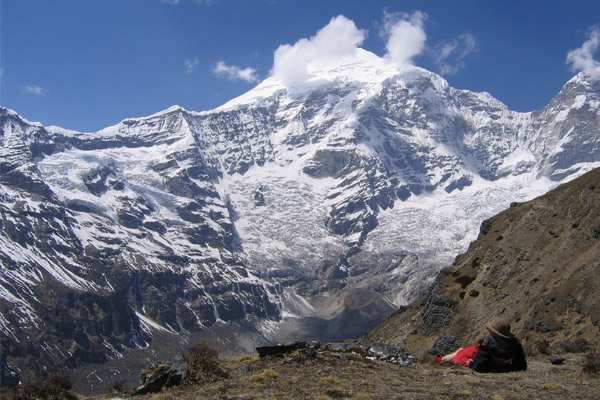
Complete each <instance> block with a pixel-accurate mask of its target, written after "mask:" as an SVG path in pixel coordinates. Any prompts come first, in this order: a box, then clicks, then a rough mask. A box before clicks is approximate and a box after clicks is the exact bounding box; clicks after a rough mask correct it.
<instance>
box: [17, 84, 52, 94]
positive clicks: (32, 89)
mask: <svg viewBox="0 0 600 400" xmlns="http://www.w3.org/2000/svg"><path fill="white" fill-rule="evenodd" d="M23 93H25V94H32V95H34V96H45V95H47V94H48V90H47V89H44V88H43V87H40V86H32V85H25V86H24V87H23Z"/></svg>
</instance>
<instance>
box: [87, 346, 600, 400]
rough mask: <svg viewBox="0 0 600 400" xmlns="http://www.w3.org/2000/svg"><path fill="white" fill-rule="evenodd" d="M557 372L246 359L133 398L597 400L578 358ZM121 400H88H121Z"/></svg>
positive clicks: (597, 389)
mask: <svg viewBox="0 0 600 400" xmlns="http://www.w3.org/2000/svg"><path fill="white" fill-rule="evenodd" d="M562 357H564V358H566V361H565V363H564V364H563V365H552V364H551V363H550V362H549V359H548V358H534V359H531V358H530V359H528V362H529V368H528V370H527V371H524V372H513V373H506V374H480V373H476V372H473V371H471V370H468V369H466V368H463V367H460V366H455V365H440V364H434V365H431V364H426V363H415V364H413V366H411V367H402V366H398V365H394V364H390V363H386V362H380V361H369V360H365V359H363V358H361V357H352V355H335V354H323V353H318V354H317V355H316V357H308V358H307V357H306V356H304V355H303V354H298V353H295V354H289V355H286V356H285V357H265V358H262V359H259V358H258V356H247V357H243V358H240V359H235V360H228V361H222V364H223V366H224V367H225V368H226V369H227V370H228V371H229V376H228V377H227V378H221V379H219V380H217V381H215V382H211V383H206V384H203V385H196V386H186V387H181V388H172V389H168V390H166V391H163V392H160V393H156V394H148V395H144V396H136V397H134V398H135V399H139V400H150V399H152V400H199V399H229V400H233V399H237V400H242V399H243V400H258V399H302V400H308V399H317V400H326V399H373V400H375V399H382V400H383V399H386V400H390V399H492V400H503V399H504V400H510V399H543V400H551V399H561V400H562V399H598V398H600V397H599V396H600V395H599V394H600V375H598V374H588V373H584V372H582V368H581V364H580V360H581V357H582V355H580V354H567V355H563V356H562ZM126 397H127V396H125V395H120V396H118V395H113V396H103V397H96V398H95V399H96V400H98V399H103V400H104V399H125V398H126Z"/></svg>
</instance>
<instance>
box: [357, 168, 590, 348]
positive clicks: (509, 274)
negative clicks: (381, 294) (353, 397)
mask: <svg viewBox="0 0 600 400" xmlns="http://www.w3.org/2000/svg"><path fill="white" fill-rule="evenodd" d="M493 316H504V317H506V318H508V319H509V320H510V321H511V322H512V326H513V332H515V334H516V335H517V336H519V337H520V338H521V339H522V340H523V343H524V345H525V347H526V349H527V348H529V349H530V350H532V349H533V350H535V349H540V348H543V347H545V346H546V345H547V344H549V345H550V349H556V350H557V351H560V350H564V349H565V345H568V344H571V345H573V344H581V343H585V342H584V341H583V340H581V339H585V341H587V342H588V343H589V344H592V345H594V346H596V347H597V346H598V341H599V337H600V325H599V324H600V169H596V170H593V171H590V172H589V173H587V174H585V175H583V176H581V177H580V178H578V179H575V180H573V181H571V182H569V183H567V184H564V185H562V186H560V187H558V188H556V189H555V190H553V191H551V192H549V193H547V194H546V195H544V196H541V197H539V198H537V199H534V200H532V201H529V202H527V203H520V204H514V205H513V206H512V207H511V208H509V209H508V210H505V211H504V212H502V213H500V214H498V215H496V216H495V217H493V218H490V219H489V220H486V221H484V222H483V223H482V225H481V232H480V235H479V238H478V239H477V240H476V241H475V242H473V243H471V245H470V247H469V249H468V250H467V252H466V253H464V254H462V255H460V256H458V257H457V258H456V260H455V262H454V264H453V266H452V267H451V268H447V269H444V270H442V271H441V272H440V274H439V275H438V277H437V279H436V281H435V283H434V284H433V286H432V287H431V288H430V290H429V291H428V292H426V293H425V294H424V295H422V296H421V297H420V298H419V299H417V300H416V301H415V302H413V303H412V304H410V305H409V306H407V307H402V308H401V309H400V310H398V311H396V312H395V313H394V314H392V315H391V316H390V317H388V318H387V319H386V320H384V321H383V322H382V324H381V325H380V326H379V327H377V328H376V329H374V330H373V331H371V332H369V333H368V334H367V339H368V340H370V341H381V342H387V343H390V344H396V345H403V346H406V348H407V349H408V350H409V351H412V352H413V353H415V354H417V353H418V352H420V351H422V350H425V349H429V348H436V349H438V350H439V351H441V352H446V351H449V350H451V349H455V348H456V347H458V346H464V345H470V344H472V343H473V342H474V341H475V340H476V339H477V338H478V337H479V336H480V335H482V334H484V333H485V327H484V323H485V322H486V321H487V320H489V319H491V318H492V317H493ZM546 342H547V343H546Z"/></svg>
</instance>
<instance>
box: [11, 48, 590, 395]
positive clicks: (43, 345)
mask: <svg viewBox="0 0 600 400" xmlns="http://www.w3.org/2000/svg"><path fill="white" fill-rule="evenodd" d="M307 72H308V79H307V80H305V81H304V82H302V83H301V84H300V83H298V84H296V85H292V86H290V85H289V84H284V83H283V82H281V81H279V80H277V79H276V78H275V77H271V78H268V79H266V80H265V81H263V82H262V83H260V84H259V85H258V86H257V87H256V88H254V89H253V90H251V91H249V92H248V93H246V94H244V95H242V96H241V97H239V98H237V99H234V100H232V101H230V102H228V103H227V104H225V105H223V106H222V107H220V108H218V109H215V110H212V111H208V112H191V111H186V110H184V109H182V108H181V107H172V108H170V109H168V110H165V111H163V112H160V113H157V114H155V115H152V116H149V117H145V118H136V119H128V120H125V121H123V122H121V123H120V124H118V125H115V126H112V127H109V128H106V129H103V130H101V131H99V132H96V133H79V132H73V131H69V130H65V129H62V128H58V127H44V126H42V125H40V124H38V123H32V122H29V121H26V120H25V119H23V118H22V117H20V116H19V115H18V114H16V113H15V112H13V111H10V110H7V109H1V111H0V123H1V127H2V128H1V129H2V136H1V141H2V148H1V150H0V152H1V153H0V172H1V175H0V186H1V191H0V208H1V210H2V214H1V215H2V220H0V257H1V259H2V270H1V274H0V301H1V302H2V303H1V304H2V311H1V313H0V331H1V334H2V381H3V384H4V382H7V383H8V384H10V383H11V382H12V383H14V382H16V379H17V377H18V379H31V378H33V377H34V376H39V375H43V374H44V373H46V371H50V370H53V369H57V368H63V367H67V368H74V367H76V366H78V365H80V364H83V363H87V362H102V361H105V360H107V359H112V358H120V357H122V356H123V354H124V353H125V350H127V349H131V348H141V347H147V346H151V344H152V341H153V336H154V335H156V334H157V332H161V333H171V334H172V335H173V337H174V338H178V339H180V340H193V339H190V338H193V336H194V334H195V333H197V332H201V331H202V332H206V331H209V330H210V329H211V327H214V326H217V325H219V326H220V325H221V324H222V323H226V324H233V323H235V324H242V325H244V326H246V327H247V329H248V330H250V331H252V332H254V333H253V334H254V335H255V336H254V339H253V340H261V339H257V338H260V337H262V338H264V340H283V339H289V338H290V337H295V338H299V337H302V336H304V337H312V338H320V339H323V338H329V337H330V338H336V339H339V338H342V337H348V336H352V335H359V334H361V333H362V332H364V330H365V329H367V328H369V327H371V326H373V324H374V323H376V322H377V321H378V319H380V318H381V317H382V316H383V315H385V314H386V313H388V312H390V311H391V310H393V309H394V308H395V307H397V306H399V305H402V304H405V303H406V302H407V301H409V300H411V299H413V298H415V297H416V295H418V294H419V293H421V292H422V291H423V290H424V288H426V287H427V285H428V284H429V283H430V281H431V279H432V277H433V276H434V274H435V272H437V271H438V270H439V269H440V268H442V267H444V266H447V265H449V264H450V263H451V262H452V260H453V258H454V257H455V256H456V255H457V254H458V253H459V252H461V251H464V250H465V249H466V248H467V246H468V244H469V243H470V242H471V241H472V240H473V239H474V238H475V237H476V235H477V232H478V227H479V224H480V223H481V221H482V220H484V219H486V218H488V217H490V216H492V215H494V214H496V213H497V212H499V211H501V210H502V209H504V208H506V207H508V206H509V205H510V203H511V202H515V201H523V200H528V199H531V198H533V197H535V196H537V195H540V194H542V193H544V192H546V191H548V190H549V189H551V188H553V187H554V186H556V185H558V184H560V183H562V182H565V181H567V180H570V179H572V178H574V177H576V176H578V175H581V174H582V173H584V172H586V171H588V170H590V169H592V168H594V167H597V166H600V138H599V136H598V132H599V128H600V122H599V121H600V119H599V116H600V114H599V108H600V98H599V97H600V83H599V81H598V80H594V79H591V78H590V77H588V76H586V75H584V74H580V75H578V76H576V77H574V78H573V79H572V80H571V81H569V82H568V83H567V84H566V85H565V87H564V89H563V90H562V91H561V92H560V93H559V95H558V96H557V97H556V99H554V100H553V101H552V102H551V103H550V104H549V105H548V107H546V108H545V109H544V110H541V111H536V112H531V113H517V112H513V111H511V110H509V109H508V108H507V107H506V106H505V105H503V104H502V103H500V102H499V101H497V100H495V99H494V98H492V97H491V96H490V95H489V94H486V93H473V92H469V91H465V90H457V89H454V88H452V87H450V86H449V85H448V83H447V82H446V81H445V80H444V79H443V78H441V77H440V76H438V75H436V74H433V73H431V72H428V71H426V70H423V69H420V68H417V67H413V66H397V65H395V64H393V63H391V62H390V61H389V60H386V59H383V58H380V57H377V56H376V55H374V54H372V53H369V52H367V51H364V50H360V49H359V50H358V52H357V54H356V56H355V57H353V58H352V59H348V60H347V62H346V63H344V64H343V65H341V66H340V65H337V66H335V68H332V67H327V66H323V65H313V66H311V68H310V69H309V70H308V71H307ZM219 339H221V340H223V338H222V337H221V338H219ZM227 340H228V341H229V342H228V343H230V345H231V342H232V341H235V340H233V339H231V338H229V339H227ZM253 343H254V342H252V341H250V344H248V343H246V345H245V346H246V347H249V346H250V347H251V346H252V344H253ZM238 345H239V346H241V347H243V346H244V345H241V344H239V343H238Z"/></svg>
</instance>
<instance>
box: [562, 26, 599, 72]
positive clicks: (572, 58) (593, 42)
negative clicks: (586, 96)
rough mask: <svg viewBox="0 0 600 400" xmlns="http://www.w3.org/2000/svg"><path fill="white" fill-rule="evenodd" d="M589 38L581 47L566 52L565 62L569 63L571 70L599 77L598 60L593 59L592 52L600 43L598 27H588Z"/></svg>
mask: <svg viewBox="0 0 600 400" xmlns="http://www.w3.org/2000/svg"><path fill="white" fill-rule="evenodd" d="M588 37H589V39H588V40H586V41H585V42H584V43H583V45H581V47H579V48H577V49H575V50H571V51H569V52H568V53H567V64H571V70H572V71H573V72H579V71H583V72H585V73H586V74H588V75H590V76H592V77H596V78H600V62H598V61H597V60H595V59H594V53H595V52H596V50H598V45H600V28H599V27H598V26H595V27H593V28H592V29H590V32H589V34H588Z"/></svg>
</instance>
